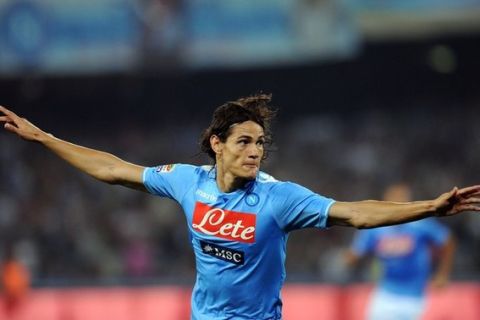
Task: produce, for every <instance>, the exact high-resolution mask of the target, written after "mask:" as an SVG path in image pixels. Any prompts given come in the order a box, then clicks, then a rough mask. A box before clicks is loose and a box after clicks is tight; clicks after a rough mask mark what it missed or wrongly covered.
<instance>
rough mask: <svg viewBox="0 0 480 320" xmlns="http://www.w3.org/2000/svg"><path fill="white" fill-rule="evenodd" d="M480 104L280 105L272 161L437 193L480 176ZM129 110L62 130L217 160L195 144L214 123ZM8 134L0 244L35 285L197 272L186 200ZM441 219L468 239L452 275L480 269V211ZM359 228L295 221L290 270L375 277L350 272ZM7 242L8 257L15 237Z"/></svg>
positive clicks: (296, 171)
mask: <svg viewBox="0 0 480 320" xmlns="http://www.w3.org/2000/svg"><path fill="white" fill-rule="evenodd" d="M479 104H480V101H470V102H466V103H464V104H463V105H462V107H461V108H458V106H453V105H452V106H451V105H447V102H445V105H443V106H438V105H431V104H429V103H428V102H427V101H416V102H412V105H410V106H409V107H408V108H401V107H400V108H380V107H378V108H377V107H374V106H372V107H371V108H365V109H361V110H357V111H350V112H348V113H347V112H345V111H342V112H340V111H338V112H335V111H329V112H324V111H322V110H321V109H318V110H317V111H313V112H310V113H308V114H307V113H303V114H297V115H295V113H294V112H292V111H290V113H289V111H288V110H285V113H284V111H283V110H282V108H281V106H280V109H279V110H280V115H281V117H280V118H279V120H278V121H277V122H276V123H275V127H274V138H275V144H274V146H273V148H272V149H273V150H272V152H271V154H270V157H269V159H268V160H267V161H266V163H265V166H264V168H263V169H264V171H266V172H268V173H270V174H272V175H273V176H275V177H276V178H277V179H279V180H290V181H294V182H297V183H300V184H302V185H305V186H306V187H309V188H311V189H312V190H315V191H316V192H318V193H320V194H323V195H326V196H328V197H332V198H335V199H337V200H344V201H350V200H351V201H353V200H362V199H380V198H381V195H382V192H383V190H384V188H386V187H387V186H388V185H389V184H391V183H394V182H399V181H403V182H407V183H409V184H410V185H411V186H412V188H413V195H414V198H415V200H420V199H427V198H433V197H436V196H437V195H438V194H440V193H442V192H445V191H448V190H449V189H450V188H451V187H453V186H464V185H469V184H475V183H476V184H478V183H480V171H479V170H476V165H478V163H480V153H479V152H478V150H480V127H479V126H478V121H477V119H478V116H477V113H478V105H479ZM170 109H175V106H170ZM453 116H454V118H453ZM30 120H31V121H32V122H34V123H35V122H36V120H39V119H30ZM59 120H61V119H59ZM126 120H127V119H126ZM128 120H129V122H130V123H133V124H130V125H125V123H126V122H122V123H117V124H115V123H111V124H110V128H108V130H100V128H99V127H97V128H98V130H95V123H92V124H89V127H90V130H80V129H75V128H76V127H75V126H72V129H71V130H64V131H63V132H61V135H60V134H59V133H57V132H52V133H53V134H56V135H58V136H59V137H60V138H65V139H66V140H69V141H72V142H74V143H79V144H82V145H85V146H91V147H94V148H97V149H100V150H105V151H108V152H111V153H113V154H116V155H118V156H120V157H121V158H123V159H126V160H129V161H132V162H134V163H138V164H141V165H145V166H155V165H159V164H165V163H172V162H183V163H194V164H205V163H206V162H208V159H206V158H205V157H204V156H199V155H198V152H199V149H198V146H197V139H198V137H199V135H200V132H201V130H202V128H203V127H206V126H207V125H208V122H205V123H201V122H200V121H190V120H186V119H184V118H183V119H170V121H169V123H170V125H168V124H165V125H162V126H155V127H154V128H153V129H152V127H151V126H149V125H148V124H146V123H137V124H136V125H135V119H134V118H131V119H128ZM175 123H177V124H175ZM178 123H181V125H178ZM67 127H68V124H67ZM145 128H149V129H148V130H146V129H145ZM44 129H46V130H47V131H48V130H50V129H51V128H44ZM0 145H1V148H0V176H1V177H2V179H1V181H0V212H1V214H0V243H2V244H5V246H7V245H9V246H10V245H11V246H13V248H14V253H15V257H17V259H19V260H20V261H21V262H22V263H23V264H24V265H25V266H27V268H28V270H29V271H30V273H31V278H32V281H33V284H34V285H38V286H45V285H59V286H61V285H75V284H87V283H88V284H92V283H93V284H110V283H121V284H139V283H140V284H142V283H182V284H191V283H193V282H192V281H193V277H194V267H195V266H194V259H193V254H192V251H191V249H190V246H189V237H188V234H187V226H186V223H185V219H184V216H183V213H182V211H181V209H180V207H179V206H178V205H177V204H176V203H174V202H173V201H171V200H166V199H159V198H158V197H154V196H150V195H148V194H144V193H141V192H137V191H132V190H128V189H126V188H123V187H119V186H109V185H105V184H102V183H99V182H96V181H94V180H93V179H92V178H90V177H88V176H86V175H84V174H81V173H79V172H77V171H76V170H74V169H72V168H71V167H69V166H68V165H66V164H64V163H63V162H62V161H60V160H59V159H56V158H55V156H54V155H52V154H50V153H49V152H47V151H46V150H43V149H42V147H40V146H38V145H33V144H30V143H27V142H23V141H19V140H18V139H17V138H16V137H13V136H11V135H7V134H6V133H1V134H0ZM441 221H442V223H445V224H448V225H449V226H450V227H451V228H452V231H453V233H454V235H455V236H456V238H457V240H458V242H459V245H458V251H457V255H456V257H455V264H454V270H453V278H454V279H459V280H466V279H467V280H475V279H476V280H478V279H480V268H479V266H480V251H479V250H478V247H479V245H480V233H479V232H478V230H479V229H480V216H479V215H474V214H472V213H467V214H464V215H461V216H458V217H452V218H446V219H443V220H441ZM353 231H354V230H350V229H348V228H340V227H335V228H331V229H329V230H302V231H296V232H294V233H293V234H292V235H291V238H290V240H289V244H288V254H287V275H288V276H287V280H291V281H322V282H335V283H347V282H350V281H357V280H365V279H367V278H368V277H369V275H368V273H369V272H368V271H366V270H367V268H365V269H364V270H363V271H362V270H361V271H360V272H358V273H356V274H351V273H349V271H347V269H346V268H345V267H344V265H343V259H342V256H343V254H344V252H345V249H346V248H347V247H348V245H349V243H350V240H351V237H352V235H353ZM0 250H2V251H0V257H2V256H4V255H5V248H0Z"/></svg>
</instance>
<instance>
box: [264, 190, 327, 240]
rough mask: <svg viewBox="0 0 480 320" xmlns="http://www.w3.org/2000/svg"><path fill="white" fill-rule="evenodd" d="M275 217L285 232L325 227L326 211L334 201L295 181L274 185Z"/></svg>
mask: <svg viewBox="0 0 480 320" xmlns="http://www.w3.org/2000/svg"><path fill="white" fill-rule="evenodd" d="M275 187H276V188H275V189H274V193H273V194H274V197H275V199H274V201H275V203H276V204H277V206H278V207H277V210H276V213H275V219H276V221H277V223H278V225H279V226H280V228H282V229H283V230H285V231H286V232H289V231H292V230H296V229H302V228H326V226H327V218H328V211H329V209H330V207H331V205H332V204H333V203H334V202H335V201H334V200H333V199H330V198H326V197H323V196H321V195H319V194H316V193H314V192H312V191H311V190H309V189H307V188H304V187H302V186H300V185H298V184H296V183H291V182H282V183H279V184H278V185H276V186H275Z"/></svg>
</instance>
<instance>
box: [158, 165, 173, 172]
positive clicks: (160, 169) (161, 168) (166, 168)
mask: <svg viewBox="0 0 480 320" xmlns="http://www.w3.org/2000/svg"><path fill="white" fill-rule="evenodd" d="M173 168H175V165H174V164H165V165H163V166H158V167H157V168H156V169H155V171H156V172H160V173H167V172H172V171H173Z"/></svg>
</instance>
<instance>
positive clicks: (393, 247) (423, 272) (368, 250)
mask: <svg viewBox="0 0 480 320" xmlns="http://www.w3.org/2000/svg"><path fill="white" fill-rule="evenodd" d="M448 237H449V231H448V229H447V228H446V227H445V226H443V225H442V224H440V223H439V222H437V221H436V220H435V219H433V218H429V219H424V220H419V221H415V222H410V223H406V224H400V225H395V226H389V227H383V228H377V229H369V230H360V231H359V232H357V234H356V237H355V239H354V242H353V247H352V250H353V252H354V253H355V254H356V255H358V256H364V255H366V254H372V255H374V256H375V257H377V258H379V259H380V261H381V263H382V265H383V275H382V278H381V280H380V283H379V289H380V290H383V291H386V292H390V293H394V294H399V295H405V296H412V297H421V296H423V294H424V293H425V289H426V286H427V284H428V280H429V279H430V274H431V271H432V270H431V269H432V263H431V255H432V253H431V248H432V246H433V247H439V246H442V245H443V244H444V243H445V242H446V241H447V239H448Z"/></svg>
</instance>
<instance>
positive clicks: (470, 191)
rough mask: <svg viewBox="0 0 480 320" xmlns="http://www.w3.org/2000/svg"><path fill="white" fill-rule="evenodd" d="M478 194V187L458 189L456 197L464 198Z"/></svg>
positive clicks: (479, 188)
mask: <svg viewBox="0 0 480 320" xmlns="http://www.w3.org/2000/svg"><path fill="white" fill-rule="evenodd" d="M477 194H480V185H476V186H471V187H466V188H462V189H459V190H458V192H457V195H459V196H461V197H463V198H465V197H471V196H473V195H477Z"/></svg>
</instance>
